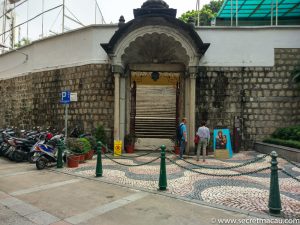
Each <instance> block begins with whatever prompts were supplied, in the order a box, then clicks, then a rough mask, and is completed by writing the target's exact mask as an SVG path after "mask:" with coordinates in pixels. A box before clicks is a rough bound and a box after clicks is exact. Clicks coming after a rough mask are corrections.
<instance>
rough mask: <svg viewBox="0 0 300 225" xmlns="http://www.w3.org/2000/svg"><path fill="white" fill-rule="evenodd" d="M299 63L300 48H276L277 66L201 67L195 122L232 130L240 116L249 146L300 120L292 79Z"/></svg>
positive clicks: (298, 96)
mask: <svg viewBox="0 0 300 225" xmlns="http://www.w3.org/2000/svg"><path fill="white" fill-rule="evenodd" d="M299 66H300V49H275V66H274V67H267V68H266V67H257V68H252V67H240V68H232V67H230V68H220V67H214V68H212V67H209V68H202V70H203V72H201V73H200V74H199V77H198V78H197V90H196V96H197V100H196V104H197V106H196V123H197V124H199V123H200V121H201V120H207V121H208V126H209V127H210V128H215V127H229V128H230V129H231V130H232V129H233V126H234V117H238V118H240V121H241V131H242V132H241V134H242V136H243V140H244V143H245V144H246V145H245V146H244V147H246V148H247V147H249V146H250V147H251V146H252V144H253V142H254V141H258V140H262V139H264V138H265V137H267V136H269V135H270V134H271V133H272V132H273V131H274V130H275V129H276V128H279V127H285V126H290V125H294V124H300V91H299V89H297V87H296V85H295V84H294V83H293V82H292V81H291V72H292V71H294V70H295V69H296V68H298V69H299Z"/></svg>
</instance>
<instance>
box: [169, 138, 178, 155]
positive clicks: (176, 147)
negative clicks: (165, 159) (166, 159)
mask: <svg viewBox="0 0 300 225" xmlns="http://www.w3.org/2000/svg"><path fill="white" fill-rule="evenodd" d="M171 141H172V142H173V143H174V153H175V154H176V155H179V153H180V141H179V140H178V139H177V135H174V136H173V137H172V138H171Z"/></svg>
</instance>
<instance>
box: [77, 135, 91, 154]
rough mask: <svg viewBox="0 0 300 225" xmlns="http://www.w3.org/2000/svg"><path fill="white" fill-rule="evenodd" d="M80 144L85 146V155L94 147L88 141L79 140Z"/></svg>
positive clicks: (84, 139)
mask: <svg viewBox="0 0 300 225" xmlns="http://www.w3.org/2000/svg"><path fill="white" fill-rule="evenodd" d="M79 142H81V143H82V145H83V152H82V153H83V154H85V153H87V152H88V151H90V150H91V149H92V146H91V144H90V142H89V140H88V139H86V138H79Z"/></svg>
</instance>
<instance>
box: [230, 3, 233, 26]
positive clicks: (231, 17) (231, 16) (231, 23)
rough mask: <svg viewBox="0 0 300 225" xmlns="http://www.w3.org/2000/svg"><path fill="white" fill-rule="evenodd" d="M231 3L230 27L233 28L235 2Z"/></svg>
mask: <svg viewBox="0 0 300 225" xmlns="http://www.w3.org/2000/svg"><path fill="white" fill-rule="evenodd" d="M230 3H231V8H230V25H231V26H233V2H232V0H231V1H230Z"/></svg>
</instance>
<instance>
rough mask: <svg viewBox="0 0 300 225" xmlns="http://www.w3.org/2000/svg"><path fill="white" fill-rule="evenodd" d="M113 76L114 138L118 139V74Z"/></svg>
mask: <svg viewBox="0 0 300 225" xmlns="http://www.w3.org/2000/svg"><path fill="white" fill-rule="evenodd" d="M114 77H115V103H114V140H120V74H119V73H114Z"/></svg>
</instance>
